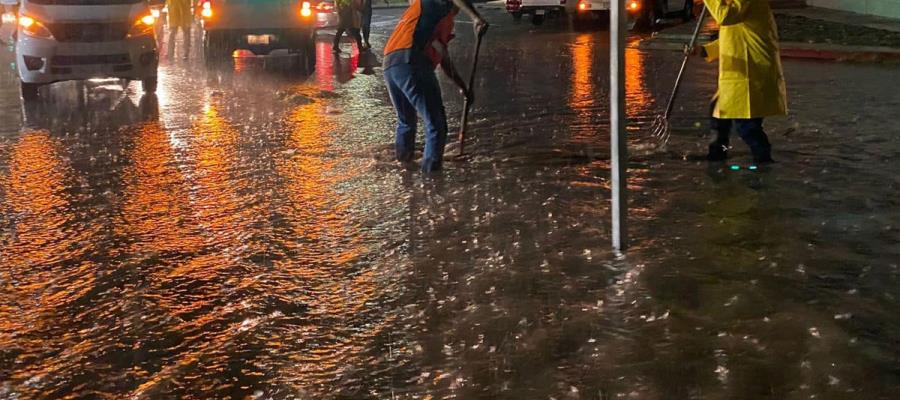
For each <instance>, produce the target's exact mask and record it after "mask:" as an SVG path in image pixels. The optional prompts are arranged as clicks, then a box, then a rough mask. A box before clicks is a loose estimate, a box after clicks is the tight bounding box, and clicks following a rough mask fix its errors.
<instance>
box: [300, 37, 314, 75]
mask: <svg viewBox="0 0 900 400" xmlns="http://www.w3.org/2000/svg"><path fill="white" fill-rule="evenodd" d="M315 70H316V35H315V34H313V35H312V37H311V38H310V39H309V41H308V42H307V43H306V45H305V46H303V49H302V51H301V52H300V72H302V73H303V74H305V75H311V74H312V73H313V72H315Z"/></svg>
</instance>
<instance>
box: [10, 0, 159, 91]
mask: <svg viewBox="0 0 900 400" xmlns="http://www.w3.org/2000/svg"><path fill="white" fill-rule="evenodd" d="M155 24H156V18H154V17H153V15H152V14H151V13H150V7H149V6H148V5H147V2H146V1H144V0H91V1H58V0H23V1H22V2H21V4H20V8H19V15H18V31H17V33H16V36H17V40H16V46H15V48H16V65H17V69H18V72H19V78H20V80H21V89H22V97H23V98H24V99H25V100H33V99H36V98H37V97H38V89H39V88H40V87H41V86H42V85H47V84H50V83H54V82H59V81H67V80H85V79H91V78H121V79H129V80H140V81H141V82H142V85H143V90H144V92H147V93H153V92H155V91H156V85H157V72H156V70H157V65H158V62H159V55H158V52H157V47H156V38H155V34H154V25H155Z"/></svg>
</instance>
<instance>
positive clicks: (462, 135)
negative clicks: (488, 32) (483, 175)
mask: <svg viewBox="0 0 900 400" xmlns="http://www.w3.org/2000/svg"><path fill="white" fill-rule="evenodd" d="M483 36H484V35H483V34H482V35H478V34H476V35H475V56H474V57H472V72H471V73H470V74H469V85H468V87H466V89H468V90H469V92H472V91H473V89H472V86H473V85H474V84H475V71H476V70H477V69H478V54H479V53H481V38H482V37H483ZM471 106H472V105H471V104H469V96H466V99H465V100H463V113H462V120H461V121H460V124H459V155H463V154H465V146H466V125H468V123H469V108H470V107H471Z"/></svg>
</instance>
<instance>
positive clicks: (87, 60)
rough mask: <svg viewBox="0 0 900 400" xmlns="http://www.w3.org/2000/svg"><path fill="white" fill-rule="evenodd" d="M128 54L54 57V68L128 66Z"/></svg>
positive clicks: (129, 59) (52, 62)
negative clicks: (103, 65)
mask: <svg viewBox="0 0 900 400" xmlns="http://www.w3.org/2000/svg"><path fill="white" fill-rule="evenodd" d="M130 62H131V58H130V57H129V56H128V54H101V55H90V56H53V59H52V61H51V64H52V65H53V66H66V65H90V64H128V63H130Z"/></svg>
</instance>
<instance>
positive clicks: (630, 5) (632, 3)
mask: <svg viewBox="0 0 900 400" xmlns="http://www.w3.org/2000/svg"><path fill="white" fill-rule="evenodd" d="M640 8H641V3H639V2H637V1H635V0H632V1H630V2H628V10H629V11H637V10H638V9H640Z"/></svg>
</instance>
